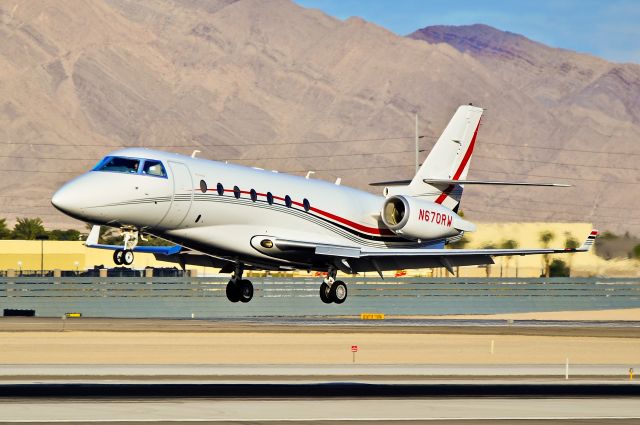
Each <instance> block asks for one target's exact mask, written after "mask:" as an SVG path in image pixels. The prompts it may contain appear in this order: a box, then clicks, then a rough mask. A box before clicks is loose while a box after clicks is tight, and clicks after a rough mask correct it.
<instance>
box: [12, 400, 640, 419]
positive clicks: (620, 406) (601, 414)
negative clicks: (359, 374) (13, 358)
mask: <svg viewBox="0 0 640 425" xmlns="http://www.w3.org/2000/svg"><path fill="white" fill-rule="evenodd" d="M62 401H64V402H62ZM639 419H640V406H639V403H638V400H637V399H634V398H561V399H540V398H475V397H473V398H470V397H460V398H402V399H398V398H394V399H381V398H349V397H347V398H322V397H313V398H302V399H300V398H296V399H290V398H286V399H274V398H255V399H246V398H243V399H237V398H223V399H193V398H190V399H180V400H176V399H170V398H159V399H154V400H148V399H139V398H126V399H116V400H114V399H111V400H108V399H93V400H68V399H67V400H59V399H36V400H34V399H27V400H19V399H18V400H13V401H12V402H11V403H5V402H0V423H107V424H108V423H119V424H122V423H140V422H144V423H217V424H219V423H247V422H249V423H265V424H277V423H287V424H291V423H313V424H323V423H331V424H335V423H363V424H364V423H376V424H383V423H393V422H398V423H404V424H406V423H422V422H428V423H432V424H433V423H435V424H437V423H447V424H450V423H457V422H461V423H465V424H466V423H469V424H485V423H496V422H499V423H503V424H516V423H518V424H519V423H527V424H532V423H549V422H551V423H567V424H587V423H589V424H590V423H594V424H595V423H598V424H607V423H612V424H620V423H625V424H626V423H629V424H630V423H637V421H638V420H639Z"/></svg>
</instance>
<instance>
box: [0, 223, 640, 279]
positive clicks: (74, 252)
mask: <svg viewBox="0 0 640 425" xmlns="http://www.w3.org/2000/svg"><path fill="white" fill-rule="evenodd" d="M477 227H478V230H477V231H476V232H473V233H467V235H466V236H467V239H469V241H470V242H469V244H468V245H467V246H466V247H465V248H482V247H484V246H486V245H487V244H489V243H492V244H494V245H495V246H500V243H501V242H502V241H504V240H506V239H513V240H515V241H516V242H517V243H518V246H519V247H520V248H538V247H541V246H542V245H541V243H540V241H539V237H540V233H541V232H542V231H550V232H552V233H553V234H554V235H555V239H554V240H553V241H552V242H551V243H550V246H551V247H559V248H563V247H564V244H565V240H566V235H565V233H569V234H570V235H572V236H573V237H574V238H576V239H577V240H578V241H579V242H580V243H582V242H583V241H584V239H585V238H586V237H587V235H588V234H589V232H590V231H591V229H592V226H591V224H589V223H477ZM41 249H42V250H43V254H44V255H43V258H44V269H45V270H54V269H60V270H76V269H78V270H80V271H82V270H86V269H90V268H93V267H94V266H98V265H104V266H106V267H114V264H113V260H112V255H113V252H112V251H108V250H102V249H89V248H86V247H85V246H84V244H83V242H75V241H69V242H67V241H44V243H41V241H0V269H2V270H8V269H12V270H16V271H18V270H20V269H22V270H40V259H41ZM553 258H561V259H563V260H564V261H566V262H567V263H568V264H569V263H570V264H571V269H572V275H573V276H597V275H602V276H640V262H638V261H637V260H623V259H620V260H610V261H605V260H604V259H602V258H600V257H598V256H596V255H595V253H594V252H593V251H591V252H587V253H577V254H557V255H553V256H552V259H553ZM495 262H496V264H494V265H493V266H491V267H490V268H489V269H488V270H487V269H486V268H484V267H476V266H471V267H461V268H460V269H459V274H460V276H463V277H466V276H469V277H481V276H487V272H488V273H489V276H491V277H500V276H503V277H515V276H516V270H517V274H518V276H519V277H537V276H540V274H541V273H542V271H543V270H544V263H543V257H542V256H538V255H531V256H526V257H513V258H511V259H507V258H505V257H501V258H496V259H495ZM172 266H177V265H175V264H173V263H165V262H161V261H156V260H155V258H154V256H153V255H151V254H140V253H137V254H136V256H135V262H134V263H133V266H132V267H134V268H138V269H142V268H145V267H172ZM194 269H195V270H197V273H198V275H206V274H214V273H217V272H218V270H217V269H211V268H203V267H194ZM407 272H408V275H410V276H413V275H422V276H434V277H446V276H448V272H447V271H446V270H444V269H441V268H440V269H421V270H415V271H412V270H409V271H407ZM303 273H304V275H305V276H306V275H307V274H306V272H303ZM368 275H369V273H367V276H368ZM371 275H372V276H374V275H375V273H371ZM385 275H386V276H393V275H394V272H388V273H385Z"/></svg>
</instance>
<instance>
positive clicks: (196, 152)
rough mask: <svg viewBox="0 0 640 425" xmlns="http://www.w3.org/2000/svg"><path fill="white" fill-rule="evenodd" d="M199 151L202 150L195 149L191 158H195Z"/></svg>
mask: <svg viewBox="0 0 640 425" xmlns="http://www.w3.org/2000/svg"><path fill="white" fill-rule="evenodd" d="M199 153H200V151H199V150H198V149H194V151H193V152H191V158H195V157H196V156H197V155H198V154H199Z"/></svg>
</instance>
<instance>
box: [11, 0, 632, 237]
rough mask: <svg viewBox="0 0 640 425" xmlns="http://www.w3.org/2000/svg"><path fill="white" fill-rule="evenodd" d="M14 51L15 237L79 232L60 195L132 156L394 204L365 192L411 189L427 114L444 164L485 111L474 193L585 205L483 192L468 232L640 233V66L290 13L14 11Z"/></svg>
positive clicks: (114, 5)
mask: <svg viewBox="0 0 640 425" xmlns="http://www.w3.org/2000/svg"><path fill="white" fill-rule="evenodd" d="M0 37H1V40H2V42H1V43H0V76H1V78H0V140H2V145H1V150H0V201H1V202H0V217H7V218H8V219H9V221H11V220H13V219H14V218H15V217H16V216H40V217H42V218H43V219H44V221H45V223H46V224H48V225H49V226H50V227H53V226H78V223H74V222H73V221H72V220H71V219H68V218H66V217H64V216H63V215H62V214H60V213H58V212H56V211H55V210H54V209H53V208H52V207H51V206H50V204H49V199H50V197H51V194H52V193H53V191H54V190H55V189H56V188H57V187H58V186H59V185H61V184H62V183H63V182H65V181H66V180H68V179H70V178H72V177H73V176H74V175H77V174H79V173H81V172H83V171H85V170H87V169H89V168H90V167H91V166H92V165H93V164H94V163H95V162H96V161H97V160H98V159H99V158H101V157H102V156H103V155H105V154H106V153H108V152H109V151H110V150H113V149H114V148H117V147H121V146H148V147H156V148H160V149H166V150H171V151H176V152H180V153H187V154H188V153H191V151H192V150H194V149H199V150H201V151H202V153H201V154H200V156H202V157H207V158H211V159H217V160H228V161H232V162H238V163H241V164H246V165H254V166H260V167H264V168H270V169H277V170H280V171H288V172H292V173H295V174H305V173H306V172H307V171H308V170H314V171H315V172H316V174H314V176H313V177H314V178H321V179H327V180H331V181H333V180H335V179H336V178H337V177H341V178H342V182H343V184H347V185H353V186H356V187H359V188H362V189H366V190H372V191H379V190H380V188H370V187H368V183H369V182H373V181H380V180H389V179H404V178H410V177H411V176H412V175H413V171H414V169H413V161H414V160H413V137H412V136H413V125H414V124H413V114H414V113H415V112H417V113H418V114H419V117H420V127H421V133H422V134H424V135H426V137H425V138H423V139H422V143H423V146H422V147H423V148H424V149H429V148H430V147H431V145H432V144H433V142H434V137H436V136H437V135H438V134H439V133H440V131H441V130H442V129H443V128H444V126H445V125H446V123H447V121H448V119H449V118H450V116H451V114H452V113H453V112H454V110H455V108H456V107H457V106H458V105H460V104H463V103H469V102H473V103H474V104H475V105H480V106H483V107H485V108H487V112H486V118H485V120H484V125H483V126H482V128H481V132H480V137H479V139H478V146H477V151H476V155H474V158H473V161H472V167H471V172H470V174H469V178H491V179H513V180H532V181H550V180H552V181H563V182H569V183H572V184H573V185H574V187H572V188H568V189H544V188H534V189H527V190H526V191H524V190H522V189H514V188H498V189H496V188H487V187H484V188H479V187H473V188H471V187H469V188H467V190H466V192H465V197H464V198H463V203H462V209H463V210H464V211H465V213H466V215H467V217H468V218H470V219H471V220H474V221H483V220H484V221H515V220H527V221H540V220H553V221H563V220H566V221H581V220H584V221H593V222H595V224H596V225H597V226H599V227H601V228H603V229H607V230H612V231H615V232H620V231H626V230H629V231H631V232H632V233H635V234H640V217H638V214H637V212H636V211H637V210H638V207H640V198H639V197H638V196H637V194H638V190H637V187H636V185H637V184H638V166H637V163H638V158H639V157H640V147H639V145H638V139H639V136H640V112H638V111H639V110H640V109H639V108H638V102H640V93H639V92H640V66H639V65H621V64H613V63H609V62H606V61H604V60H601V59H598V58H595V57H591V56H588V55H581V54H577V53H574V52H569V51H566V50H559V49H552V48H549V47H546V46H544V45H541V44H538V43H535V42H533V41H531V40H527V39H526V38H524V37H521V36H518V35H515V34H510V33H503V32H500V31H497V30H494V29H492V28H489V27H484V26H473V27H453V28H452V27H432V28H426V29H423V30H420V31H419V32H416V33H415V34H413V35H412V37H413V38H408V37H399V36H396V35H394V34H392V33H391V32H389V31H386V30H384V29H382V28H380V27H378V26H375V25H373V24H370V23H367V22H365V21H363V20H361V19H349V20H347V21H340V20H336V19H334V18H331V17H329V16H327V15H325V14H323V13H321V12H319V11H316V10H309V9H304V8H301V7H299V6H297V5H295V4H293V3H291V2H290V1H285V0H273V1H271V0H270V1H264V0H262V1H260V0H239V1H230V0H226V1H225V0H218V1H205V0H173V1H169V0H167V1H159V0H158V1H154V0H148V1H142V2H141V1H137V0H130V1H129V0H109V1H98V0H96V1H81V0H76V1H65V2H48V1H43V0H39V1H38V0H26V1H12V0H7V1H4V2H2V3H0ZM414 38H419V39H414ZM425 41H426V42H425ZM423 155H424V154H423Z"/></svg>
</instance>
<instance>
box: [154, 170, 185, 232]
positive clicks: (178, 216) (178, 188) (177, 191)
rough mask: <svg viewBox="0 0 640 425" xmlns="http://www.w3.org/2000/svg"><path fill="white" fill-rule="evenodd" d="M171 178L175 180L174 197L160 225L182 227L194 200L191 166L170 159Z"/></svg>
mask: <svg viewBox="0 0 640 425" xmlns="http://www.w3.org/2000/svg"><path fill="white" fill-rule="evenodd" d="M169 168H170V169H171V176H170V177H171V179H172V180H173V198H172V200H171V208H170V209H169V212H168V213H167V215H166V217H165V218H164V220H162V223H160V225H161V226H162V227H165V228H170V229H173V228H177V227H180V225H181V224H182V222H183V221H184V219H185V217H186V216H187V214H188V213H189V209H191V202H192V201H193V181H192V179H191V173H190V172H189V168H188V167H187V166H186V165H185V164H183V163H181V162H174V161H169Z"/></svg>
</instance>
